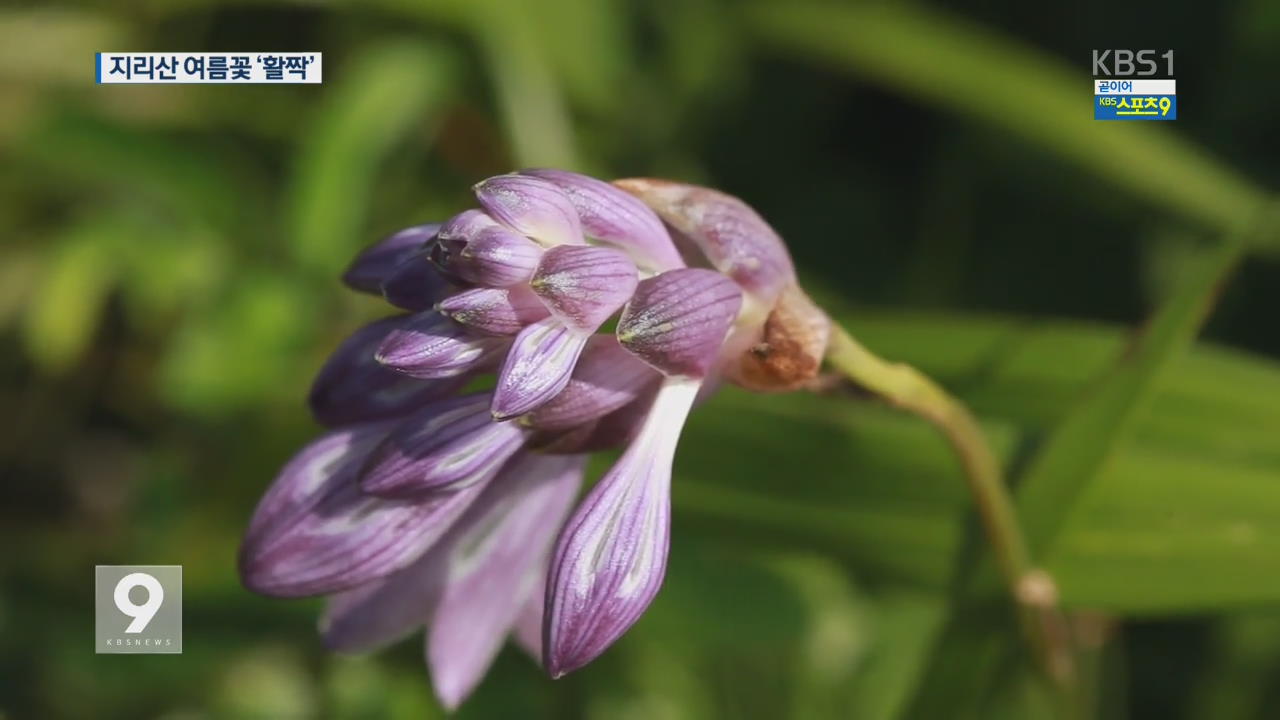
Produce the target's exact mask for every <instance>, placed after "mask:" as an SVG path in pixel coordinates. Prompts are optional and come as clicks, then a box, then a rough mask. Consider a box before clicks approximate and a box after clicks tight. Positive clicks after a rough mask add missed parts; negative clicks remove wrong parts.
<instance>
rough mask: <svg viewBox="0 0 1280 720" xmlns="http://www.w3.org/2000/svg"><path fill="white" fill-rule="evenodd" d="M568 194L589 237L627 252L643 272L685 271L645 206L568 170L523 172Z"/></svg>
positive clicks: (592, 179) (659, 224) (657, 222)
mask: <svg viewBox="0 0 1280 720" xmlns="http://www.w3.org/2000/svg"><path fill="white" fill-rule="evenodd" d="M521 174H523V175H532V176H534V177H538V178H542V179H543V180H546V181H548V182H551V183H553V184H554V185H555V186H556V187H558V188H560V189H561V190H562V191H564V194H565V195H567V196H568V198H569V202H571V203H572V204H573V207H574V209H575V210H577V211H578V218H579V219H580V221H581V223H582V230H583V232H584V233H585V234H586V235H587V237H591V238H595V239H596V240H599V241H601V242H603V243H605V244H608V245H613V246H614V247H617V248H620V249H622V250H625V251H626V252H627V253H628V254H630V255H631V257H633V258H634V259H635V261H636V264H637V265H639V266H640V267H641V268H643V269H645V270H648V271H650V272H662V271H664V270H673V269H675V268H680V267H684V260H683V259H681V257H680V253H679V252H678V251H677V250H676V246H675V243H673V242H671V236H670V235H668V234H667V229H666V228H665V227H663V225H662V221H661V220H659V219H658V216H657V215H655V214H654V212H653V211H652V210H650V209H649V208H648V207H647V206H646V205H645V204H644V203H642V202H640V201H639V200H638V199H636V198H635V197H634V196H632V195H629V194H628V193H626V192H624V191H622V190H619V189H618V188H616V187H614V186H613V185H610V184H609V183H607V182H604V181H603V180H597V179H595V178H593V177H588V176H586V175H580V174H578V173H574V172H569V171H567V170H553V169H549V168H535V169H532V170H522V171H521Z"/></svg>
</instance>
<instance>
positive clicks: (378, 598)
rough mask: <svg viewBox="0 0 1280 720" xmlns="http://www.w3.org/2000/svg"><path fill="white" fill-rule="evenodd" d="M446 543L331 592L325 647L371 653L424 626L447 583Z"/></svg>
mask: <svg viewBox="0 0 1280 720" xmlns="http://www.w3.org/2000/svg"><path fill="white" fill-rule="evenodd" d="M477 502H478V500H477ZM458 522H459V523H461V522H462V521H461V520H459V521H458ZM445 542H446V540H444V539H442V540H440V542H439V543H437V546H436V547H433V548H431V549H430V550H428V551H427V552H425V553H423V554H422V557H420V558H418V559H417V560H415V561H414V562H413V563H411V564H410V565H409V566H408V567H406V568H404V569H403V570H399V571H397V572H394V573H392V574H390V575H387V576H386V577H382V578H378V579H376V580H372V581H370V582H367V583H365V584H363V585H360V586H358V587H354V588H351V589H350V590H343V591H342V592H339V593H335V594H333V595H330V596H329V598H328V600H326V601H325V606H324V613H323V614H322V615H321V616H320V635H321V637H322V638H323V639H324V644H325V647H327V648H329V649H330V650H337V651H339V652H346V653H365V652H371V651H373V650H378V649H380V648H383V647H386V646H387V645H390V644H391V643H394V642H396V641H397V640H400V639H402V638H404V637H407V636H408V635H409V634H410V633H412V632H413V631H414V630H418V629H420V628H421V627H422V626H423V624H424V623H426V621H427V618H428V617H430V616H431V610H432V606H433V604H434V603H435V601H436V599H437V598H438V597H439V595H440V590H441V588H442V587H443V586H444V578H445V572H444V570H445V566H444V562H443V554H442V553H440V552H438V551H437V548H438V547H440V546H442V545H444V544H445Z"/></svg>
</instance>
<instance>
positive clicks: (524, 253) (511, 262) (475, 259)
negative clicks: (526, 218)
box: [452, 227, 543, 287]
mask: <svg viewBox="0 0 1280 720" xmlns="http://www.w3.org/2000/svg"><path fill="white" fill-rule="evenodd" d="M542 252H543V249H542V246H540V245H538V244H537V243H535V242H534V241H532V240H530V239H529V238H527V237H525V236H523V235H518V234H516V233H514V232H511V231H510V230H507V229H506V228H500V227H492V228H488V229H486V230H483V231H481V232H480V233H479V234H478V235H477V236H476V237H475V238H474V239H473V240H471V242H468V243H467V244H466V246H465V247H463V248H462V250H461V251H460V252H459V253H458V256H457V261H456V262H454V263H453V264H452V267H454V268H455V269H456V270H455V271H456V272H457V274H458V275H459V277H462V278H463V279H465V280H468V281H470V282H473V283H475V284H477V285H483V286H485V287H508V286H510V285H515V284H517V283H523V282H526V281H528V280H529V278H530V277H533V271H534V270H536V269H537V267H538V262H539V261H540V260H542Z"/></svg>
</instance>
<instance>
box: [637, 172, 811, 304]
mask: <svg viewBox="0 0 1280 720" xmlns="http://www.w3.org/2000/svg"><path fill="white" fill-rule="evenodd" d="M614 184H615V185H617V186H618V187H620V188H622V189H623V190H626V191H627V192H629V193H631V194H632V195H635V196H636V197H638V198H640V199H641V200H642V201H643V202H644V203H645V204H646V205H648V206H649V207H650V208H653V210H654V211H655V212H656V213H657V214H658V217H660V218H662V219H663V220H664V221H666V223H667V225H668V226H669V227H670V228H672V229H673V230H674V231H675V233H676V234H677V235H678V236H680V237H683V238H685V239H687V240H689V241H690V242H692V243H693V244H694V245H696V246H697V247H698V249H700V250H701V251H702V253H703V254H704V255H705V256H706V258H707V260H708V261H710V263H711V265H712V267H714V268H715V269H717V270H719V271H720V272H722V273H724V274H726V275H728V276H729V277H731V278H733V279H734V280H735V281H736V282H737V283H738V284H739V285H741V286H742V288H743V289H744V290H746V291H747V292H749V293H751V294H752V295H753V296H754V297H755V298H757V299H758V300H759V301H760V302H761V303H762V304H764V305H765V306H771V305H772V304H773V302H774V300H775V299H776V298H777V296H778V293H780V292H781V291H782V290H783V289H784V288H786V287H787V286H788V285H791V284H792V283H794V282H795V267H794V266H793V265H792V264H791V256H790V255H789V254H788V253H787V248H786V245H785V244H783V242H782V238H780V237H778V233H776V232H775V231H774V229H773V228H771V227H769V224H768V223H766V222H765V221H764V219H763V218H761V217H760V216H759V215H758V214H757V213H756V211H755V210H752V209H751V207H750V206H749V205H747V204H746V203H744V202H742V201H741V200H739V199H738V198H736V197H733V196H732V195H726V194H724V193H722V192H719V191H716V190H712V189H710V188H705V187H698V186H696V185H685V184H683V183H675V182H670V181H667V180H654V179H649V178H628V179H626V180H617V181H615V182H614Z"/></svg>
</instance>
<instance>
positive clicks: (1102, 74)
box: [1093, 49, 1178, 120]
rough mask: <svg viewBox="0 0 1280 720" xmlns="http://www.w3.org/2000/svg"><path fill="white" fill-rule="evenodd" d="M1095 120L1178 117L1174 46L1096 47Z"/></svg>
mask: <svg viewBox="0 0 1280 720" xmlns="http://www.w3.org/2000/svg"><path fill="white" fill-rule="evenodd" d="M1093 119H1094V120H1176V119H1178V89H1177V81H1176V80H1174V78H1173V51H1172V50H1123V49H1109V50H1094V51H1093Z"/></svg>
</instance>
